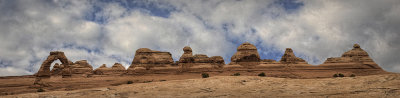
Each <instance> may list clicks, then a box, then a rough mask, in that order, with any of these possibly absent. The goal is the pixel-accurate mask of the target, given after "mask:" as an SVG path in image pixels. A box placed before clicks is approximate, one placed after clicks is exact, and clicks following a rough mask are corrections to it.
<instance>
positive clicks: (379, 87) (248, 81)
mask: <svg viewBox="0 0 400 98" xmlns="http://www.w3.org/2000/svg"><path fill="white" fill-rule="evenodd" d="M1 97H5V98H16V97H18V98H24V97H26V98H35V97H36V98H37V97H45V98H47V97H49V98H53V97H66V98H72V97H75V98H109V97H111V98H113V97H117V98H131V97H132V98H148V97H169V98H187V97H196V98H199V97H200V98H203V97H225V98H232V97H253V98H254V97H324V98H327V97H329V98H331V97H333V98H335V97H352V98H354V97H357V98H361V97H362V98H366V97H367V98H368V97H373V98H377V97H378V98H382V97H387V98H400V74H383V75H371V76H357V77H344V78H323V79H290V78H274V77H257V76H214V77H209V78H202V79H185V80H171V81H169V80H167V81H157V82H155V81H153V82H148V83H133V84H122V85H118V86H108V87H100V88H91V89H79V90H73V91H52V92H38V93H26V94H20V95H9V96H1Z"/></svg>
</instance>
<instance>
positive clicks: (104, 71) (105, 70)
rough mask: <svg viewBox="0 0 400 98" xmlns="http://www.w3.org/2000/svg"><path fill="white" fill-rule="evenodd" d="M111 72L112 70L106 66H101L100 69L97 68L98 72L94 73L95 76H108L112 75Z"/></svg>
mask: <svg viewBox="0 0 400 98" xmlns="http://www.w3.org/2000/svg"><path fill="white" fill-rule="evenodd" d="M110 72H111V68H108V67H107V66H106V64H103V65H101V66H100V67H99V68H97V69H96V70H94V71H93V73H94V74H97V75H106V74H110Z"/></svg>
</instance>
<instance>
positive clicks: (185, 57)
mask: <svg viewBox="0 0 400 98" xmlns="http://www.w3.org/2000/svg"><path fill="white" fill-rule="evenodd" d="M193 62H194V58H193V53H192V48H190V47H189V46H185V47H183V54H182V56H181V57H180V58H179V63H193Z"/></svg>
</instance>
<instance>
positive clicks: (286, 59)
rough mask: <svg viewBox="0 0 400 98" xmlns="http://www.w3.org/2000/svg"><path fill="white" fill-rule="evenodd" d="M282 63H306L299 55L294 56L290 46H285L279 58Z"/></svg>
mask: <svg viewBox="0 0 400 98" xmlns="http://www.w3.org/2000/svg"><path fill="white" fill-rule="evenodd" d="M279 62H280V63H282V64H307V62H306V61H305V60H303V59H301V58H299V57H296V56H295V55H294V53H293V50H292V49H291V48H286V50H285V53H284V54H283V56H282V58H281V60H280V61H279Z"/></svg>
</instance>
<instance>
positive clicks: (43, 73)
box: [36, 51, 71, 77]
mask: <svg viewBox="0 0 400 98" xmlns="http://www.w3.org/2000/svg"><path fill="white" fill-rule="evenodd" d="M57 59H58V60H60V61H61V63H62V64H63V65H64V68H63V71H62V75H65V76H70V74H71V72H70V70H68V68H69V65H70V64H69V62H68V59H67V57H66V56H65V55H64V52H61V51H52V52H50V55H49V56H48V57H47V59H46V60H45V61H43V63H42V65H41V66H40V69H39V71H38V72H37V74H36V76H38V77H50V75H51V73H50V66H51V63H53V62H54V61H55V60H57ZM64 69H65V70H64Z"/></svg>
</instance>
